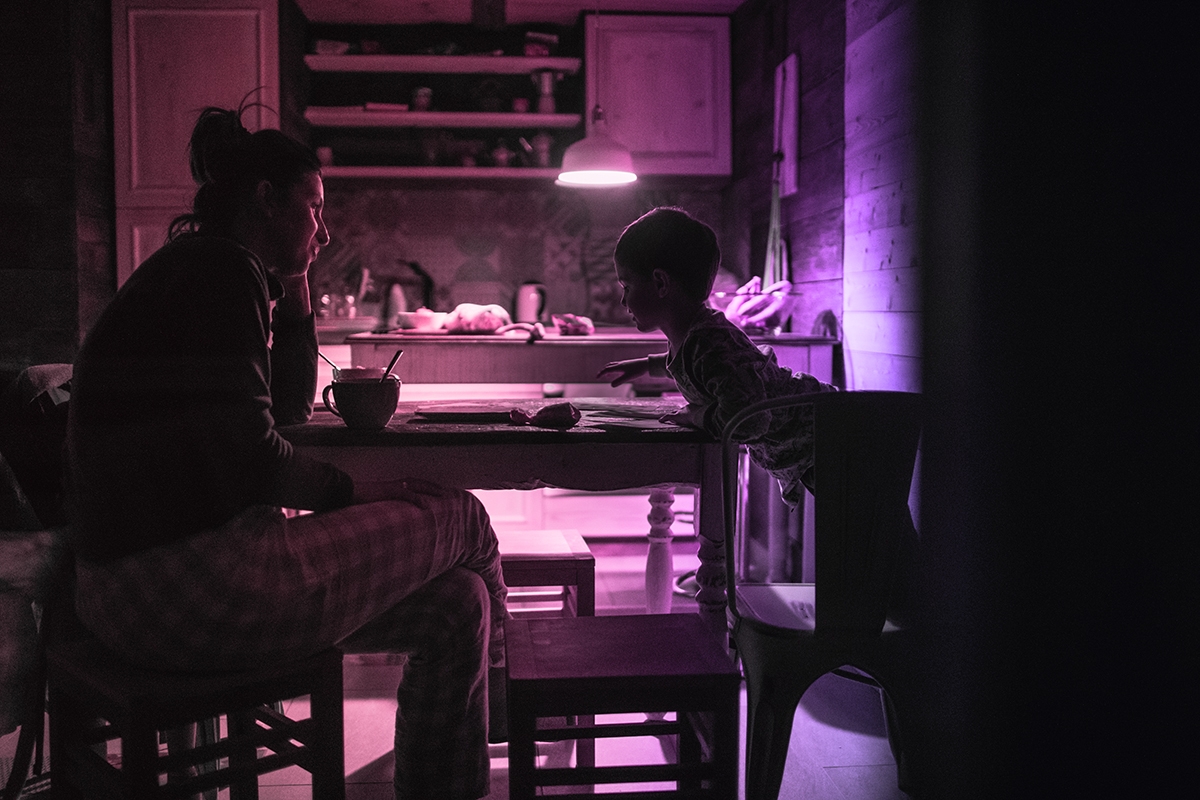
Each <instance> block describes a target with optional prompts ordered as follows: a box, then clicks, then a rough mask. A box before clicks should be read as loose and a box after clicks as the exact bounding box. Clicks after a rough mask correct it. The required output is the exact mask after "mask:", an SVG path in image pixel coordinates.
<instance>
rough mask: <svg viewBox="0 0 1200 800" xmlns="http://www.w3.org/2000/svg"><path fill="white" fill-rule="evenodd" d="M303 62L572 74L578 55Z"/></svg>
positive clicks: (317, 68) (367, 68)
mask: <svg viewBox="0 0 1200 800" xmlns="http://www.w3.org/2000/svg"><path fill="white" fill-rule="evenodd" d="M304 63H305V64H307V65H308V68H309V69H311V70H312V71H313V72H409V73H418V74H419V73H425V74H443V75H446V74H463V73H480V74H491V75H522V74H532V73H534V72H541V71H542V70H553V71H555V72H563V73H566V74H568V75H574V74H575V73H576V72H578V71H579V65H580V59H578V58H564V57H549V56H547V57H534V56H391V55H354V56H322V55H307V56H305V57H304Z"/></svg>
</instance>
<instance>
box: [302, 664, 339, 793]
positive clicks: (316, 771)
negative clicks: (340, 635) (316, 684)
mask: <svg viewBox="0 0 1200 800" xmlns="http://www.w3.org/2000/svg"><path fill="white" fill-rule="evenodd" d="M310 701H311V703H312V709H311V713H312V718H313V721H314V722H315V723H316V728H317V730H316V735H315V736H314V737H313V744H312V750H313V752H314V753H315V758H314V759H313V773H312V786H313V794H312V796H313V800H345V797H346V757H345V751H344V748H343V744H342V734H343V726H344V724H345V723H344V720H343V717H342V714H343V707H342V701H343V698H342V676H341V668H340V665H339V666H338V667H329V668H327V671H326V674H325V676H324V677H323V678H322V679H321V688H320V689H319V690H318V691H314V692H313V693H312V694H311V695H310Z"/></svg>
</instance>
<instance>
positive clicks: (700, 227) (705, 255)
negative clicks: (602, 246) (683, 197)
mask: <svg viewBox="0 0 1200 800" xmlns="http://www.w3.org/2000/svg"><path fill="white" fill-rule="evenodd" d="M613 261H615V262H616V264H617V265H618V266H619V267H621V268H622V269H625V270H628V271H629V272H632V273H633V274H635V275H638V276H640V277H642V278H647V279H648V278H650V277H651V275H652V274H653V272H654V270H656V269H661V270H662V271H663V272H665V273H666V274H667V275H669V276H670V278H671V280H672V281H673V282H674V283H675V284H677V285H678V286H679V288H680V289H681V290H682V291H683V292H684V294H686V295H687V296H688V297H689V298H690V299H693V300H696V301H697V302H704V300H705V299H707V298H708V294H709V292H710V291H712V285H713V281H714V280H715V279H716V277H717V268H718V267H719V266H720V265H721V248H720V247H718V246H717V235H716V234H715V233H713V229H712V228H710V227H708V226H707V225H705V224H704V223H703V222H701V221H700V220H698V219H696V218H695V217H693V216H692V215H691V214H689V213H687V212H686V211H684V210H683V209H682V208H670V207H665V206H664V207H660V208H656V209H654V210H653V211H648V212H647V213H645V214H643V215H642V216H640V217H638V218H637V219H636V220H634V221H633V222H631V223H629V225H628V226H627V227H626V228H625V230H624V231H622V232H621V238H619V239H618V240H617V248H616V250H615V251H614V252H613Z"/></svg>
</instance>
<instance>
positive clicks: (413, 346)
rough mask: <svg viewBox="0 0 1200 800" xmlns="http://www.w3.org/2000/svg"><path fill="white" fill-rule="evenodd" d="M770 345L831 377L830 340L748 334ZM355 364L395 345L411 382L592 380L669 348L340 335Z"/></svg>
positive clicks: (652, 338)
mask: <svg viewBox="0 0 1200 800" xmlns="http://www.w3.org/2000/svg"><path fill="white" fill-rule="evenodd" d="M752 338H753V340H754V341H755V342H759V343H762V344H769V345H772V346H773V347H774V348H775V350H776V353H777V355H778V357H779V361H780V363H781V364H782V365H784V366H788V367H791V368H792V369H794V370H799V371H802V372H807V373H809V374H812V375H816V376H817V377H818V378H820V379H821V380H829V379H830V378H829V377H827V376H830V375H831V373H832V361H833V349H834V346H835V345H836V344H837V343H838V342H837V340H836V339H828V338H824V337H819V336H801V335H798V334H779V335H777V336H763V337H758V336H755V337H752ZM345 341H346V343H347V344H349V345H350V349H351V354H352V357H353V359H352V360H353V363H354V365H356V366H379V367H382V366H386V365H387V363H388V361H389V360H390V359H391V357H392V354H393V353H395V352H396V349H397V348H402V349H403V350H404V357H403V358H402V359H401V361H400V362H399V364H397V367H396V369H395V372H396V374H397V375H398V376H400V379H401V380H403V381H405V382H412V383H563V384H572V383H596V382H597V379H596V373H597V372H598V371H599V370H600V368H601V367H603V366H604V365H605V364H607V363H609V362H610V361H623V360H626V359H631V358H641V357H644V356H647V355H650V354H651V353H662V352H665V351H666V349H667V339H666V337H665V336H663V335H662V334H661V333H659V332H654V333H641V332H639V331H638V330H637V329H635V328H632V327H629V328H618V327H613V328H607V327H602V328H598V329H597V330H596V332H595V333H593V334H590V335H587V336H563V335H560V334H559V333H558V332H557V331H552V330H549V329H548V330H547V332H546V337H545V338H544V339H538V340H536V341H533V342H530V341H529V340H528V337H527V336H526V335H524V334H522V335H520V336H512V335H497V334H459V333H434V332H419V331H412V332H407V331H405V332H392V333H382V334H377V333H369V332H368V333H357V334H353V335H350V336H348V337H346V340H345Z"/></svg>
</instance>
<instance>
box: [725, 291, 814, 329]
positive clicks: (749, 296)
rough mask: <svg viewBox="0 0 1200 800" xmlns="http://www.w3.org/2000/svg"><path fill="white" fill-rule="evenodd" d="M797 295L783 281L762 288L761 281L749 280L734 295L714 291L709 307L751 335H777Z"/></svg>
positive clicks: (785, 321) (786, 319)
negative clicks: (764, 333) (768, 333)
mask: <svg viewBox="0 0 1200 800" xmlns="http://www.w3.org/2000/svg"><path fill="white" fill-rule="evenodd" d="M798 296H799V295H797V294H795V293H794V292H792V284H791V283H790V282H789V281H786V280H782V281H777V282H775V283H772V284H769V285H768V286H766V287H764V286H763V285H762V279H761V278H758V277H754V278H751V279H750V280H749V281H747V282H746V284H745V285H743V286H741V287H740V288H739V289H738V290H737V291H736V292H734V293H732V294H731V293H729V292H713V294H712V295H711V296H710V297H709V305H710V306H712V307H713V308H716V309H718V310H719V311H721V312H722V313H724V314H725V317H726V319H728V320H729V321H730V322H732V323H733V324H734V325H737V326H738V327H739V328H741V329H742V330H744V331H747V332H750V333H763V332H770V333H779V331H780V330H781V329H782V328H783V326H784V325H785V324H787V321H788V318H789V317H790V316H791V313H792V308H793V306H794V305H795V303H796V300H797V298H798Z"/></svg>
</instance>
